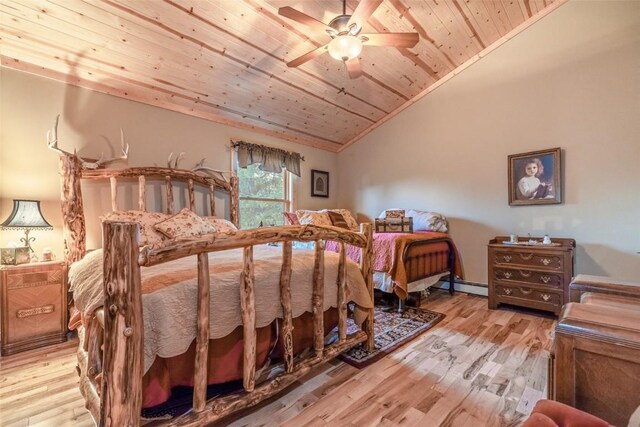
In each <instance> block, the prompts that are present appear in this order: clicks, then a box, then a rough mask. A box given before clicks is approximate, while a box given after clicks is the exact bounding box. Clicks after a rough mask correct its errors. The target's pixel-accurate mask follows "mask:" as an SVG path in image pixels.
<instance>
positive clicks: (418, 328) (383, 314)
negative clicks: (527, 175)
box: [338, 307, 445, 368]
mask: <svg viewBox="0 0 640 427" xmlns="http://www.w3.org/2000/svg"><path fill="white" fill-rule="evenodd" d="M444 317H445V316H444V314H441V313H436V312H435V311H429V310H425V309H422V308H416V307H407V308H406V310H405V312H404V313H398V312H397V311H384V310H383V309H382V307H376V308H375V322H374V324H373V328H374V333H375V342H376V348H375V350H373V351H367V350H365V349H364V346H363V345H362V344H358V345H357V346H355V347H353V348H352V349H350V350H349V351H347V352H345V353H343V354H341V355H339V356H338V358H339V359H340V360H342V361H344V362H346V363H348V364H349V365H352V366H355V367H356V368H364V367H365V366H367V365H370V364H372V363H373V362H375V361H376V360H378V359H380V358H382V357H384V356H385V355H387V354H389V353H391V352H392V351H393V350H395V349H397V348H398V347H400V346H402V345H404V344H406V343H408V342H409V341H411V340H412V339H414V338H415V337H417V336H418V335H420V334H422V333H423V332H424V331H426V330H428V329H430V328H431V327H433V326H434V325H436V324H437V323H438V322H440V321H441V320H442V319H444ZM358 329H359V327H358V326H356V325H355V324H354V323H353V322H349V325H348V326H347V333H349V334H350V333H353V332H357V331H358Z"/></svg>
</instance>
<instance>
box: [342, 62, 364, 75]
mask: <svg viewBox="0 0 640 427" xmlns="http://www.w3.org/2000/svg"><path fill="white" fill-rule="evenodd" d="M344 65H346V66H347V73H349V78H350V79H357V78H358V77H360V76H361V75H362V67H361V66H360V60H359V59H358V58H357V57H356V58H353V59H349V60H347V61H344Z"/></svg>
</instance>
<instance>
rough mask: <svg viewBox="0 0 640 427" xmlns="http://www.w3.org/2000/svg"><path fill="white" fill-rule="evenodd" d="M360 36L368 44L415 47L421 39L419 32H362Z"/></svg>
mask: <svg viewBox="0 0 640 427" xmlns="http://www.w3.org/2000/svg"><path fill="white" fill-rule="evenodd" d="M365 37H366V40H365V39H364V38H365ZM358 38H359V39H360V40H362V43H363V44H366V45H367V46H394V47H414V46H415V45H416V43H418V41H419V40H420V35H419V34H418V33H380V34H360V35H359V36H358Z"/></svg>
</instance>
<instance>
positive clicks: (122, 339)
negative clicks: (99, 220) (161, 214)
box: [100, 221, 144, 427]
mask: <svg viewBox="0 0 640 427" xmlns="http://www.w3.org/2000/svg"><path fill="white" fill-rule="evenodd" d="M137 228H138V225H137V224H135V223H126V222H114V221H106V222H104V223H103V225H102V235H103V240H104V258H103V259H104V261H103V262H104V271H103V273H104V294H105V319H104V335H105V341H104V342H105V344H104V356H103V366H102V372H103V378H102V393H101V400H102V402H101V405H100V425H102V426H107V427H110V426H113V427H121V426H136V425H139V423H140V410H141V408H142V375H143V370H144V367H143V359H142V358H143V355H144V351H143V342H144V336H143V334H144V326H143V321H142V291H141V280H140V266H139V265H138V255H139V248H138V242H137V239H136V236H137Z"/></svg>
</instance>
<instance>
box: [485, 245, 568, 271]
mask: <svg viewBox="0 0 640 427" xmlns="http://www.w3.org/2000/svg"><path fill="white" fill-rule="evenodd" d="M489 261H490V262H493V263H494V265H496V266H504V265H516V266H523V267H539V268H545V269H549V270H555V271H563V270H564V267H565V265H564V256H563V254H561V253H560V254H558V253H547V252H541V251H527V250H522V249H518V250H500V249H497V250H494V251H493V259H492V260H489Z"/></svg>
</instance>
